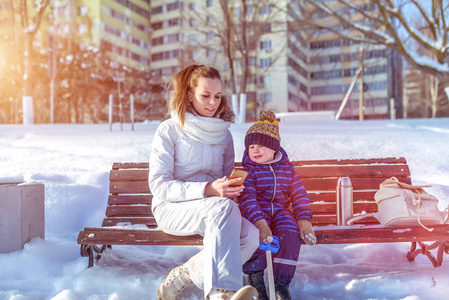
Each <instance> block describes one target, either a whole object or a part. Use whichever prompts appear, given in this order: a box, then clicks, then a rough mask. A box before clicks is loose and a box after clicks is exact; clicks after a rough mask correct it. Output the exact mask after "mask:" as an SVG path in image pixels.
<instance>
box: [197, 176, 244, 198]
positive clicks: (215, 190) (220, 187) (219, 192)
mask: <svg viewBox="0 0 449 300" xmlns="http://www.w3.org/2000/svg"><path fill="white" fill-rule="evenodd" d="M240 179H241V178H233V179H229V180H228V179H227V177H226V176H224V177H222V178H218V179H217V180H215V181H214V182H212V183H208V184H207V185H206V187H205V188H204V196H206V197H211V196H220V197H226V198H229V199H233V198H235V197H237V196H240V193H241V192H242V191H243V189H244V188H245V187H244V186H243V185H239V186H230V185H231V184H233V183H236V182H237V181H239V180H240Z"/></svg>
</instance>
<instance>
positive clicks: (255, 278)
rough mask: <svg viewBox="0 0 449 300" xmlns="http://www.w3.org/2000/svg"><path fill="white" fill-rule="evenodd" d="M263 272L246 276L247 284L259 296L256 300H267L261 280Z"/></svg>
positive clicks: (263, 283) (262, 280)
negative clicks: (254, 289)
mask: <svg viewBox="0 0 449 300" xmlns="http://www.w3.org/2000/svg"><path fill="white" fill-rule="evenodd" d="M263 272H264V271H263V270H262V271H258V272H254V273H251V274H248V283H249V284H250V285H251V286H253V287H255V288H256V290H257V293H258V294H259V296H258V298H257V300H268V296H267V290H266V289H265V282H264V279H263Z"/></svg>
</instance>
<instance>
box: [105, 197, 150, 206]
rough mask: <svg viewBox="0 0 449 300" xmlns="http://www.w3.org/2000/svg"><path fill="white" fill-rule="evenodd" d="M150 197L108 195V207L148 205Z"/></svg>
mask: <svg viewBox="0 0 449 300" xmlns="http://www.w3.org/2000/svg"><path fill="white" fill-rule="evenodd" d="M152 199H153V196H152V195H109V197H108V204H109V205H129V204H146V205H150V204H151V200H152Z"/></svg>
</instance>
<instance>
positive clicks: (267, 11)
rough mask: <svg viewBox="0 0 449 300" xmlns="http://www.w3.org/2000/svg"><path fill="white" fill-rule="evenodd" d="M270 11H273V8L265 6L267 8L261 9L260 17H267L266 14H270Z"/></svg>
mask: <svg viewBox="0 0 449 300" xmlns="http://www.w3.org/2000/svg"><path fill="white" fill-rule="evenodd" d="M270 11H271V7H270V6H265V7H262V8H261V9H260V11H259V14H260V15H266V14H269V13H270Z"/></svg>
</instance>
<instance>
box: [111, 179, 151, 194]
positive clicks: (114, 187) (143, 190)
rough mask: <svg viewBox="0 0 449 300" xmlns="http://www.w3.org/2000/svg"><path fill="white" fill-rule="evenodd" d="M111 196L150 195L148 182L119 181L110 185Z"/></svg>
mask: <svg viewBox="0 0 449 300" xmlns="http://www.w3.org/2000/svg"><path fill="white" fill-rule="evenodd" d="M109 192H110V193H111V194H149V193H150V187H149V186H148V181H147V180H145V181H117V182H111V183H110V185H109Z"/></svg>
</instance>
